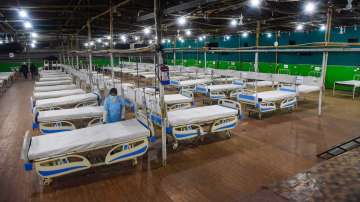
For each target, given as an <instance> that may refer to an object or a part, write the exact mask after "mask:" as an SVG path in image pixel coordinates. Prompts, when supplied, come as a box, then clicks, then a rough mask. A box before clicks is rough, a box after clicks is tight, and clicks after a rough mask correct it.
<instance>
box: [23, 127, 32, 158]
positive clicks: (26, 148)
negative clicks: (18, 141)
mask: <svg viewBox="0 0 360 202" xmlns="http://www.w3.org/2000/svg"><path fill="white" fill-rule="evenodd" d="M30 145H31V135H30V132H29V130H27V131H26V133H25V136H24V140H23V144H22V148H21V159H23V160H24V161H26V162H29V161H30V160H29V158H28V152H29V149H30Z"/></svg>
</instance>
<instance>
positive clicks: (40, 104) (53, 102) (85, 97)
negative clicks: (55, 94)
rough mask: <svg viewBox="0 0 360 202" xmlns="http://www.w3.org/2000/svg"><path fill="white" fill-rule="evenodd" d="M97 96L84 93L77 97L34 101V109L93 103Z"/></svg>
mask: <svg viewBox="0 0 360 202" xmlns="http://www.w3.org/2000/svg"><path fill="white" fill-rule="evenodd" d="M97 99H98V96H97V95H96V94H94V93H86V94H79V95H71V96H64V97H59V98H50V99H44V100H36V102H35V107H37V108H48V107H57V106H59V107H61V106H65V105H71V104H77V103H81V102H86V101H95V100H97Z"/></svg>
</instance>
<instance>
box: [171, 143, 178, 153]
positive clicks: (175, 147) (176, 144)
mask: <svg viewBox="0 0 360 202" xmlns="http://www.w3.org/2000/svg"><path fill="white" fill-rule="evenodd" d="M178 147H179V143H177V142H175V143H174V144H173V146H172V149H173V150H174V151H175V150H176V149H177V148H178Z"/></svg>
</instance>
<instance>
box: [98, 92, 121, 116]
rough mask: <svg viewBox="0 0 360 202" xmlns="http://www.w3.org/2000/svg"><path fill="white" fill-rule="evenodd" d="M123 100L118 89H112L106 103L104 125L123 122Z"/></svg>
mask: <svg viewBox="0 0 360 202" xmlns="http://www.w3.org/2000/svg"><path fill="white" fill-rule="evenodd" d="M122 108H123V102H122V99H121V98H120V97H119V96H118V95H117V89H116V88H112V89H110V92H109V95H108V96H107V97H106V99H105V102H104V116H103V122H104V123H113V122H117V121H121V120H122Z"/></svg>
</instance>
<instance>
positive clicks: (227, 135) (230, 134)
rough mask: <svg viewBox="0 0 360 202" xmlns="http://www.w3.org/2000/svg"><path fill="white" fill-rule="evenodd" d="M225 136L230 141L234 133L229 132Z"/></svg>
mask: <svg viewBox="0 0 360 202" xmlns="http://www.w3.org/2000/svg"><path fill="white" fill-rule="evenodd" d="M225 134H226V137H227V138H228V139H230V138H231V136H232V133H231V131H230V130H227V131H226V132H225Z"/></svg>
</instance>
